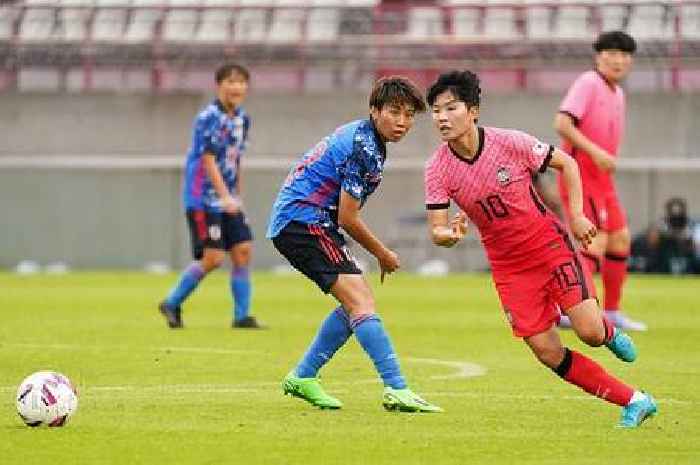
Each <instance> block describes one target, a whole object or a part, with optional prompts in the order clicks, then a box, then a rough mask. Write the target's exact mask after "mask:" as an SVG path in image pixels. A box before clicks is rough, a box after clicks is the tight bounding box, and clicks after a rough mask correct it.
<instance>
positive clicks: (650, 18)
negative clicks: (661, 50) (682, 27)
mask: <svg viewBox="0 0 700 465" xmlns="http://www.w3.org/2000/svg"><path fill="white" fill-rule="evenodd" d="M627 30H628V32H629V33H630V34H631V35H632V36H633V37H635V38H637V39H640V40H645V39H670V38H671V37H673V35H674V11H673V9H672V8H669V7H667V6H666V5H661V4H658V3H641V4H636V5H634V6H632V10H631V12H630V18H629V24H628V26H627Z"/></svg>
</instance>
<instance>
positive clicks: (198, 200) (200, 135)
mask: <svg viewBox="0 0 700 465" xmlns="http://www.w3.org/2000/svg"><path fill="white" fill-rule="evenodd" d="M249 128H250V118H249V117H248V114H247V113H246V112H245V110H244V109H243V108H241V107H238V108H236V111H235V112H234V115H233V116H229V115H228V114H227V113H226V109H225V108H224V106H223V105H222V104H221V102H220V101H219V100H214V101H213V102H212V103H210V104H209V105H207V106H206V107H205V108H204V109H203V110H202V111H201V112H200V113H199V114H198V115H197V118H195V121H194V130H193V134H192V146H191V147H190V151H189V153H188V154H187V162H186V165H185V185H184V190H183V198H184V203H185V208H186V209H188V210H192V209H194V210H207V211H212V212H221V211H222V209H221V201H220V199H219V196H218V194H217V193H216V190H215V189H214V185H213V184H212V183H211V180H210V179H209V176H207V172H206V170H205V169H204V161H203V159H202V157H203V156H204V154H205V153H212V154H213V155H214V157H215V159H216V165H217V166H218V168H219V172H220V173H221V176H222V177H223V179H224V183H225V184H226V187H227V188H228V191H229V192H230V193H231V194H234V195H235V189H236V182H237V177H238V169H239V166H240V159H241V155H243V152H244V151H245V148H246V145H247V140H248V129H249Z"/></svg>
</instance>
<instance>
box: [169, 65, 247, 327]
mask: <svg viewBox="0 0 700 465" xmlns="http://www.w3.org/2000/svg"><path fill="white" fill-rule="evenodd" d="M215 79H216V85H217V99H216V100H214V101H213V102H211V103H210V104H209V105H207V106H206V107H205V108H204V109H203V110H202V111H201V112H200V113H199V115H197V118H196V119H195V121H194V131H193V136H192V147H191V148H190V151H189V153H188V154H187V163H186V166H185V185H184V192H183V197H184V203H185V208H186V215H187V223H188V225H189V229H190V237H191V240H192V255H193V256H194V261H193V262H192V263H190V265H189V266H188V267H187V268H186V269H185V270H184V271H183V272H182V275H181V276H180V279H179V281H178V283H177V284H176V285H175V287H174V288H173V289H172V291H170V294H169V295H168V297H167V298H166V299H165V300H164V301H162V302H161V303H160V305H159V309H160V312H161V313H162V314H163V316H164V317H165V319H166V321H167V323H168V326H169V327H171V328H181V327H182V326H183V324H182V307H181V305H182V303H183V302H184V301H185V299H187V297H188V296H189V295H190V294H191V293H192V291H194V290H195V289H196V288H197V285H198V284H199V283H200V281H201V280H202V279H203V278H204V277H205V276H206V275H207V273H209V272H210V271H212V270H214V269H216V268H218V267H219V266H220V265H221V264H222V263H223V261H224V258H225V255H226V252H228V253H229V256H230V258H231V263H232V265H233V266H232V267H231V278H230V284H231V294H232V296H233V301H234V307H233V321H232V323H231V324H232V326H233V327H235V328H260V325H259V323H258V322H257V320H256V319H255V317H253V316H250V315H249V314H248V312H249V308H250V295H251V284H250V272H249V264H250V256H251V251H252V239H253V235H252V233H251V231H250V228H249V227H248V223H247V221H246V217H245V214H244V213H243V211H242V202H241V197H240V195H241V156H242V155H243V152H244V151H245V148H246V144H247V140H248V130H249V128H250V118H249V117H248V114H247V113H246V112H245V110H244V109H243V107H241V103H242V102H243V100H244V99H245V97H246V95H247V93H248V81H249V79H250V75H249V73H248V70H247V69H246V68H244V67H243V66H240V65H237V64H226V65H223V66H221V67H220V68H219V69H218V70H217V71H216V74H215Z"/></svg>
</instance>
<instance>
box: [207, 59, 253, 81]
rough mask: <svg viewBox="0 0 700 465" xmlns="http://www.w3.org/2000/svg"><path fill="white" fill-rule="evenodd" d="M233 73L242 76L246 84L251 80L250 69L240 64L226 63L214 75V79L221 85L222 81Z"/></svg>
mask: <svg viewBox="0 0 700 465" xmlns="http://www.w3.org/2000/svg"><path fill="white" fill-rule="evenodd" d="M232 73H236V74H240V75H241V76H243V79H245V80H246V82H248V81H249V80H250V72H249V71H248V69H247V68H246V67H245V66H243V65H239V64H238V63H226V64H223V65H221V66H219V68H218V69H217V70H216V73H215V74H214V79H215V80H216V83H217V84H221V81H223V80H224V79H226V78H227V77H229V76H230V75H231V74H232Z"/></svg>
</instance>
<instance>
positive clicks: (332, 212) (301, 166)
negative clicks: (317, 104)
mask: <svg viewBox="0 0 700 465" xmlns="http://www.w3.org/2000/svg"><path fill="white" fill-rule="evenodd" d="M385 159H386V146H385V145H384V142H383V141H382V140H381V138H380V137H379V135H378V133H377V131H376V129H375V127H374V124H373V123H372V121H371V120H369V119H361V120H357V121H353V122H351V123H348V124H346V125H344V126H341V127H339V128H338V129H336V130H335V131H334V132H333V133H332V134H331V135H329V136H327V137H325V138H324V139H323V140H321V141H320V142H319V143H318V144H316V146H315V147H314V148H312V149H311V150H309V151H308V152H306V153H305V154H304V156H303V157H302V159H301V161H300V162H298V163H297V164H296V165H295V166H294V167H292V170H291V171H290V172H289V175H288V176H287V179H286V180H285V181H284V184H283V185H282V189H281V190H280V192H279V194H278V196H277V200H276V201H275V203H274V205H273V207H272V214H271V215H270V223H269V225H268V228H267V237H268V238H270V239H271V238H273V237H276V236H277V235H278V234H279V233H280V231H281V230H282V229H283V228H284V227H285V226H286V225H287V224H289V223H290V222H291V221H298V222H300V223H305V224H318V225H323V226H326V227H329V226H331V227H337V224H338V202H339V201H340V192H341V189H342V190H344V191H345V192H347V193H348V194H350V195H351V196H353V197H354V198H355V199H357V200H359V201H360V205H361V206H363V205H364V204H365V202H366V201H367V198H368V197H369V196H370V195H371V194H372V193H373V192H374V190H375V189H376V188H377V186H379V183H380V182H381V181H382V173H383V171H384V160H385Z"/></svg>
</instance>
